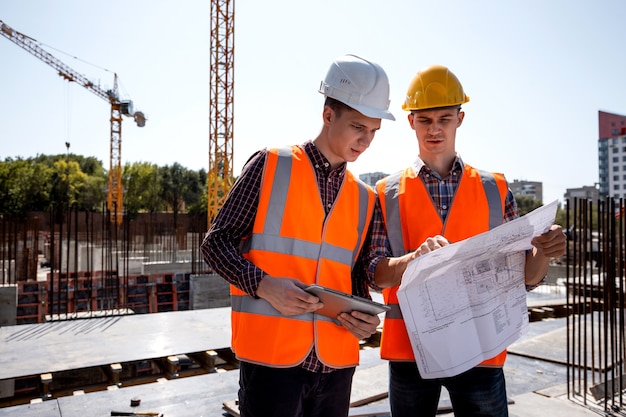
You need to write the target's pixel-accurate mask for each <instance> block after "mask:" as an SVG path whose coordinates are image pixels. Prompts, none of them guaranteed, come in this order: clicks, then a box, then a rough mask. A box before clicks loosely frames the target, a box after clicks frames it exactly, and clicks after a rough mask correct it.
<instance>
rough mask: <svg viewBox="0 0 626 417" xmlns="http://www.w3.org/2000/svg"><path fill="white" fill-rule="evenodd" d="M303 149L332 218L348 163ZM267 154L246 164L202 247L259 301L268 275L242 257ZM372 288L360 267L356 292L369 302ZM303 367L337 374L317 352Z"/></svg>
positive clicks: (209, 259) (216, 267) (255, 156)
mask: <svg viewBox="0 0 626 417" xmlns="http://www.w3.org/2000/svg"><path fill="white" fill-rule="evenodd" d="M302 146H303V148H304V150H305V152H306V154H307V156H308V157H309V159H310V160H311V164H312V165H313V167H314V169H315V175H316V178H317V185H318V189H319V192H320V198H321V200H322V203H323V204H324V207H325V209H326V214H328V213H329V212H330V209H331V208H332V206H333V203H334V201H335V199H336V197H337V194H338V193H339V189H340V188H341V184H342V183H343V179H344V176H345V174H346V163H343V164H341V166H339V167H338V168H335V169H331V167H330V163H329V162H328V160H327V159H326V157H324V155H322V153H321V152H320V151H319V149H317V147H315V145H314V144H313V143H312V142H310V141H309V142H306V143H304V144H303V145H302ZM266 154H267V150H266V149H264V150H260V151H257V152H256V153H255V154H253V155H252V156H251V157H250V159H249V160H248V162H246V165H245V166H244V168H243V170H242V172H241V175H240V176H239V178H237V181H236V182H235V184H234V185H233V187H232V189H231V191H230V194H229V195H228V198H227V199H226V201H225V202H224V205H223V206H222V207H221V209H220V211H219V213H218V215H217V216H216V218H215V219H214V221H213V223H212V224H211V227H210V228H209V231H208V233H207V234H206V236H205V238H204V241H203V242H202V245H201V247H200V250H201V252H202V255H203V258H204V260H205V262H206V263H207V264H208V265H209V266H210V267H211V268H212V269H213V270H214V271H215V272H216V273H218V274H219V275H220V276H222V277H223V278H224V279H226V280H227V281H228V282H229V283H230V284H232V285H234V286H236V287H237V288H239V289H241V290H242V291H245V292H246V293H247V294H249V295H250V296H253V297H256V290H257V288H258V286H259V283H260V282H261V280H262V279H263V277H265V275H267V273H266V272H265V271H263V270H262V269H261V268H259V267H257V266H256V265H254V264H253V263H252V262H250V261H248V260H247V259H245V258H244V257H243V256H241V253H240V251H239V243H240V242H241V240H242V239H243V238H244V237H248V236H250V235H251V233H252V227H253V225H254V219H255V217H256V213H257V205H258V201H259V194H260V190H261V179H262V174H263V169H264V166H265V156H266ZM293 180H294V181H297V180H298V179H293ZM303 221H306V220H303ZM368 288H369V282H368V281H367V277H366V276H365V274H364V268H363V267H359V266H358V265H357V266H356V267H355V268H354V270H353V274H352V292H353V293H354V294H355V295H358V296H360V297H366V298H369V297H370V296H369V289H368ZM301 366H302V367H303V368H305V369H306V370H309V371H312V372H320V371H321V372H330V371H332V370H333V369H332V368H329V367H327V366H325V365H323V364H322V363H321V362H320V361H319V360H318V358H317V356H316V355H315V350H314V349H312V350H311V353H310V355H309V357H308V358H307V359H306V360H305V361H304V362H303V363H302V365H301Z"/></svg>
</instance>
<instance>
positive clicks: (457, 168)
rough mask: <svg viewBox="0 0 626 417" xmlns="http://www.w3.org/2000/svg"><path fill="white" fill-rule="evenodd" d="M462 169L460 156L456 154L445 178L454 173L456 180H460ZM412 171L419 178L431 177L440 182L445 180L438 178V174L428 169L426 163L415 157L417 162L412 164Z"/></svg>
mask: <svg viewBox="0 0 626 417" xmlns="http://www.w3.org/2000/svg"><path fill="white" fill-rule="evenodd" d="M463 167H464V164H463V160H462V159H461V156H460V155H458V154H457V156H456V157H455V158H454V161H453V162H452V168H451V169H450V172H448V175H447V176H446V177H445V178H447V177H449V176H453V175H454V174H455V173H456V174H457V178H461V174H463ZM413 169H414V170H415V172H416V173H417V175H419V176H420V177H424V176H425V175H431V176H433V177H435V178H437V179H440V180H441V179H445V178H440V177H439V174H438V173H437V172H435V171H433V170H432V169H430V167H429V166H428V165H426V163H425V162H424V161H423V160H422V158H420V157H419V156H418V157H417V160H416V161H415V163H414V164H413Z"/></svg>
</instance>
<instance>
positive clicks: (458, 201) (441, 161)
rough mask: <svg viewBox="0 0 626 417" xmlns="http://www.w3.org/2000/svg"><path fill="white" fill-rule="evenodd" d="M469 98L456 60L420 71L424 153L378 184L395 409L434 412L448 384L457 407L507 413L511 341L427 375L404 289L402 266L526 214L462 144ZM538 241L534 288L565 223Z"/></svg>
mask: <svg viewBox="0 0 626 417" xmlns="http://www.w3.org/2000/svg"><path fill="white" fill-rule="evenodd" d="M468 101H469V96H467V95H466V94H465V92H464V90H463V87H462V85H461V83H460V82H459V80H458V79H457V77H456V76H455V75H454V74H453V73H452V72H451V71H450V70H449V69H448V68H446V67H443V66H432V67H429V68H426V69H424V70H422V71H420V72H418V73H417V75H416V76H415V77H414V78H413V80H412V81H411V84H410V85H409V88H408V92H407V95H406V100H405V102H404V104H403V106H402V108H403V109H404V110H407V111H409V112H410V113H409V115H408V121H409V124H410V126H411V129H413V130H414V132H415V135H416V137H417V142H418V146H419V155H418V158H417V160H416V162H415V163H414V164H413V165H412V166H410V167H408V168H406V169H404V170H402V171H400V172H398V173H396V174H392V175H390V176H389V177H387V178H384V179H382V180H381V181H379V182H378V183H377V184H376V191H377V193H378V197H379V199H378V204H377V207H376V209H375V211H374V217H373V225H372V232H371V242H370V244H369V247H370V254H369V258H368V259H366V268H367V273H368V276H369V278H370V280H371V281H372V282H373V283H374V284H375V286H376V287H378V288H381V289H383V295H384V298H385V302H386V303H387V304H388V305H389V306H390V307H391V310H389V311H388V312H387V314H386V316H385V321H384V325H383V334H382V341H381V356H382V358H383V359H387V360H389V361H390V362H389V401H390V405H391V412H392V415H393V416H394V417H405V416H406V417H409V416H410V417H414V416H435V414H436V412H437V406H438V402H439V396H440V393H441V387H442V386H445V387H446V389H447V390H448V392H449V394H450V400H451V402H452V406H453V408H454V413H455V415H456V416H457V417H460V416H461V417H462V416H494V417H495V416H498V417H500V416H506V415H507V414H508V411H507V398H506V388H505V380H504V374H503V370H502V367H503V365H504V360H505V358H506V351H505V352H502V353H500V354H499V355H497V356H495V357H494V358H491V359H489V360H486V361H484V362H483V363H481V364H480V365H479V366H477V367H475V368H473V369H471V370H469V371H467V372H464V373H462V374H460V375H456V376H454V377H449V378H440V379H424V378H422V377H421V376H420V374H419V371H418V368H417V365H416V363H415V357H414V355H413V350H412V348H411V343H410V341H409V337H408V334H407V331H406V328H405V325H404V320H403V318H402V312H401V311H400V306H399V303H398V298H397V290H398V287H399V285H400V281H401V278H402V274H403V273H404V271H405V269H406V266H407V263H408V262H409V261H410V260H412V259H414V258H415V257H416V256H419V255H421V254H423V253H426V252H429V251H431V250H435V249H437V248H440V247H441V246H444V245H446V244H448V242H456V241H459V240H463V239H466V238H469V237H471V236H474V235H476V234H479V233H482V232H485V231H488V230H490V229H492V228H494V227H496V226H498V225H500V224H502V223H504V222H507V221H510V220H512V219H515V218H517V217H519V213H518V210H517V205H516V203H515V198H514V197H513V194H512V193H511V191H510V189H509V187H508V184H507V181H506V179H505V177H504V175H503V174H500V173H491V172H486V171H482V170H478V169H476V168H474V167H473V166H471V165H469V164H467V163H465V162H464V161H462V160H461V157H460V156H459V155H458V154H457V152H456V150H455V139H456V133H457V129H458V128H459V127H460V126H461V124H462V123H463V119H464V117H465V113H464V112H463V111H462V110H461V105H463V104H465V103H467V102H468ZM532 244H533V245H534V248H533V250H531V251H529V252H528V253H527V257H526V266H525V283H526V285H527V288H531V287H532V286H536V285H537V284H538V283H539V282H540V281H541V280H542V279H543V277H544V276H545V275H546V273H547V270H548V263H549V260H550V258H551V257H558V256H561V255H562V254H563V253H564V252H565V244H566V242H565V236H564V234H563V231H562V229H561V226H558V225H553V226H552V227H551V229H550V230H549V231H548V232H546V233H544V234H542V235H541V236H536V237H534V238H533V240H532ZM459 343H463V341H462V340H459Z"/></svg>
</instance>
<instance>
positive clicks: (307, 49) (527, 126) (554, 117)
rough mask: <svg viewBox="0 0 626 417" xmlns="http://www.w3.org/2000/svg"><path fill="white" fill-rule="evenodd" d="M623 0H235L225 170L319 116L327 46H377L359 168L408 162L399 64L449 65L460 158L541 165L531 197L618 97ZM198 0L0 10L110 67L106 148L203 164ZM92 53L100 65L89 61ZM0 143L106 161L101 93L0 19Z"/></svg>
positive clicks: (206, 42)
mask: <svg viewBox="0 0 626 417" xmlns="http://www.w3.org/2000/svg"><path fill="white" fill-rule="evenodd" d="M624 16H626V1H623V0H596V1H589V0H549V1H546V0H524V1H515V2H514V1H502V0H477V1H467V0H438V1H432V0H431V1H423V0H384V1H383V0H315V1H308V2H301V1H293V0H264V1H259V0H236V2H235V81H234V89H235V109H234V135H235V142H234V161H235V167H234V174H235V175H238V174H239V173H240V171H241V168H242V166H243V164H244V163H245V161H246V160H247V158H248V157H249V156H250V154H252V153H253V152H254V151H255V150H257V149H259V148H262V147H266V146H281V145H287V144H294V143H301V142H303V141H305V140H307V139H312V138H314V137H315V136H316V135H317V134H318V133H319V130H320V128H321V112H322V105H323V96H322V95H321V94H319V93H318V92H317V89H318V87H319V83H320V81H321V80H322V79H323V77H324V75H325V73H326V70H327V69H328V66H329V65H330V63H331V62H332V60H333V59H334V58H335V57H337V56H339V55H343V54H345V53H354V54H357V55H361V56H363V57H364V58H368V59H371V60H373V61H376V62H378V63H379V64H381V65H382V66H383V67H384V68H385V70H386V71H387V74H388V75H389V78H390V81H391V110H392V112H393V113H394V114H395V116H396V119H397V121H396V122H391V121H387V120H384V121H383V122H382V128H381V130H380V132H379V133H377V135H376V139H375V140H374V142H373V144H372V146H371V147H370V149H369V150H368V151H367V152H366V153H365V154H364V155H362V156H361V157H360V159H359V160H358V161H357V162H355V163H352V164H350V166H349V167H350V169H352V170H353V171H354V172H355V173H357V174H361V173H365V172H371V171H382V172H387V173H391V172H393V171H396V170H398V169H400V168H403V167H405V166H406V165H409V164H411V163H412V162H413V160H414V159H415V157H416V155H417V142H416V139H415V136H414V134H413V131H412V130H411V129H410V127H409V125H408V122H407V121H406V113H405V112H403V111H402V110H401V107H400V106H401V103H402V100H403V97H404V95H405V93H406V89H407V87H408V84H409V82H410V80H411V78H412V77H413V76H414V75H415V73H416V72H417V71H418V70H419V69H421V68H423V67H426V66H428V65H431V64H442V65H446V66H448V67H449V68H450V69H451V70H452V71H453V72H454V73H455V74H456V75H457V76H458V77H459V79H460V80H461V82H462V84H463V86H464V88H465V90H466V93H467V94H468V95H469V96H470V97H471V101H470V102H469V103H468V104H466V105H465V106H464V109H465V112H466V116H465V121H464V123H463V126H462V127H461V128H460V130H459V132H458V134H457V150H458V151H459V153H460V154H461V156H462V157H463V159H464V161H465V162H468V163H471V164H472V165H474V166H476V167H478V168H481V169H485V170H490V171H498V172H504V173H505V175H506V177H507V179H508V180H509V181H511V182H512V181H513V180H514V179H518V180H528V181H541V182H543V186H544V196H543V197H544V201H545V202H550V201H553V200H555V199H559V200H561V201H562V200H563V194H564V193H565V191H566V189H567V188H574V187H580V186H584V185H593V184H594V183H595V182H597V181H598V162H597V155H598V152H597V139H598V111H599V110H603V111H607V112H610V113H617V114H623V115H626V77H625V74H626V53H624V50H625V49H624V45H625V43H624V39H625V37H624V31H623V19H624ZM210 17H211V16H210V1H209V0H181V1H177V2H174V1H171V0H167V1H166V0H108V1H85V0H55V1H48V0H1V1H0V20H3V21H4V22H5V23H6V24H8V25H9V26H11V27H12V28H13V29H15V30H17V31H19V32H22V33H24V34H25V35H28V36H30V37H32V38H34V39H36V40H38V41H39V42H41V43H42V46H43V47H44V48H45V49H46V50H47V51H48V52H50V53H52V54H53V55H55V56H56V57H57V58H59V59H60V60H62V61H63V62H65V63H66V64H67V65H68V66H70V67H71V68H73V69H74V70H76V71H78V72H80V73H82V74H84V75H85V76H87V77H88V78H90V79H92V80H94V81H95V82H99V83H100V85H101V86H103V87H111V86H112V84H113V72H116V73H117V74H118V77H119V84H120V93H121V96H122V98H123V99H128V98H130V99H132V100H133V102H134V105H135V109H136V110H141V111H143V112H144V113H145V114H146V116H147V118H148V121H147V123H146V126H145V127H143V128H139V127H137V126H136V125H135V124H134V123H133V121H132V120H131V119H128V118H125V119H124V122H123V125H122V153H121V159H122V163H126V162H141V161H147V162H153V163H156V164H158V165H160V166H163V165H171V164H173V163H174V162H178V163H180V164H181V165H183V166H186V167H187V168H190V169H194V170H195V169H200V168H205V169H208V160H209V156H208V147H209V143H208V137H209V120H208V117H209V82H210V75H209V53H210V26H209V25H210ZM105 69H106V70H108V71H106V70H105ZM0 98H1V99H0V159H2V160H4V159H5V158H6V157H12V158H15V157H30V156H35V155H37V154H59V153H65V152H66V147H65V142H69V143H70V144H71V145H70V152H71V153H75V154H81V155H85V156H95V157H96V158H98V159H100V160H101V161H103V163H104V166H105V168H107V169H108V161H109V143H110V133H109V128H110V125H109V115H110V107H109V104H108V103H107V102H106V101H104V100H102V99H101V98H99V97H98V96H96V95H94V94H93V93H91V92H89V91H88V90H86V89H84V88H83V87H81V86H79V85H76V84H70V83H67V82H66V81H64V80H63V79H62V78H61V77H59V76H58V75H57V73H56V71H55V70H54V69H53V68H52V67H50V66H48V65H47V64H45V63H44V62H42V61H40V60H39V59H37V58H36V57H35V56H33V55H31V54H29V53H28V52H26V51H25V50H23V49H22V48H20V47H18V46H17V45H15V44H14V43H12V42H10V41H9V40H8V39H6V38H4V37H0Z"/></svg>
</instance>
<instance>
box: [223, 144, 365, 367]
mask: <svg viewBox="0 0 626 417" xmlns="http://www.w3.org/2000/svg"><path fill="white" fill-rule="evenodd" d="M375 200H376V195H375V193H374V190H373V189H372V188H371V187H369V186H368V185H366V184H365V183H363V182H362V181H360V180H359V179H357V178H355V177H354V176H353V175H352V174H351V173H350V172H349V171H346V174H345V177H344V180H343V184H342V186H341V188H340V191H339V193H338V195H337V198H336V200H335V202H334V203H333V207H332V208H331V210H330V212H329V213H328V215H326V212H325V210H324V207H323V205H322V200H321V198H320V193H319V188H318V185H317V180H316V177H315V170H314V168H313V166H312V164H311V162H310V160H309V158H308V157H307V155H306V153H305V151H304V150H303V149H302V148H301V147H298V146H292V147H290V148H284V149H271V150H269V151H268V153H267V157H266V162H265V167H264V172H263V179H262V183H261V192H260V195H259V204H258V209H257V214H256V217H255V220H254V226H253V231H252V235H251V236H250V238H248V239H246V240H245V241H244V242H243V243H242V248H241V250H242V253H243V256H244V257H245V258H247V259H249V260H250V261H251V262H252V263H254V264H255V265H256V266H258V267H259V268H261V269H263V271H265V272H266V273H267V274H269V275H270V276H272V277H274V278H295V279H298V280H299V281H301V282H302V283H304V284H314V283H317V284H319V285H322V286H326V287H330V288H333V289H336V290H339V291H343V292H346V293H352V275H351V272H352V268H353V266H354V263H355V262H356V259H357V257H358V255H359V252H360V250H361V247H362V246H363V241H364V240H365V236H366V233H367V229H368V226H369V223H370V219H371V216H372V213H373V210H374V202H375ZM231 303H232V316H231V319H232V346H233V349H234V351H235V354H236V355H237V357H238V359H240V360H242V361H247V362H253V363H258V364H262V365H266V366H273V367H291V366H295V365H298V364H299V363H301V362H302V361H303V360H304V359H305V358H306V357H307V356H308V354H309V352H310V351H311V349H312V348H315V349H316V354H317V357H318V358H319V359H320V361H321V362H322V363H324V364H326V365H328V366H331V367H335V368H345V367H351V366H356V365H358V362H359V341H358V339H357V338H356V337H354V335H352V334H351V333H350V332H349V331H347V330H346V329H345V328H344V327H343V326H341V325H340V324H339V321H338V320H336V319H331V318H327V317H324V316H321V315H318V314H314V313H308V314H301V315H297V316H284V315H282V314H281V313H280V312H279V311H277V310H276V309H274V307H272V305H271V304H270V303H268V302H267V301H266V300H264V299H260V298H254V297H251V296H249V295H248V294H246V293H245V292H243V291H241V290H240V289H238V288H237V287H235V286H232V285H231Z"/></svg>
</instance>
